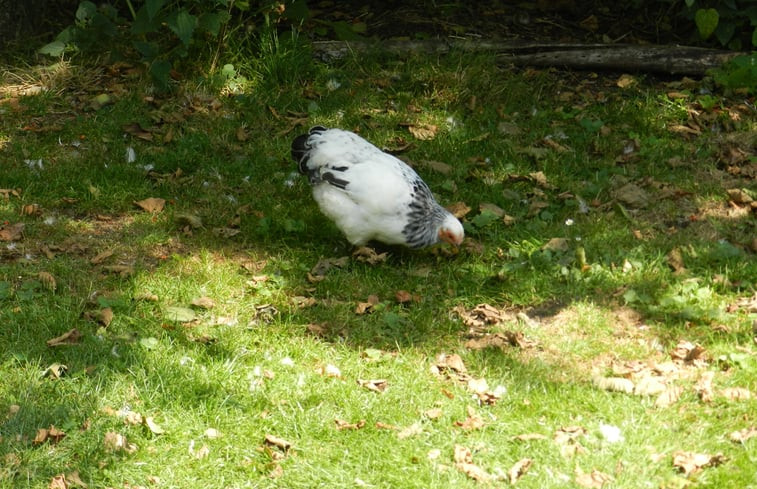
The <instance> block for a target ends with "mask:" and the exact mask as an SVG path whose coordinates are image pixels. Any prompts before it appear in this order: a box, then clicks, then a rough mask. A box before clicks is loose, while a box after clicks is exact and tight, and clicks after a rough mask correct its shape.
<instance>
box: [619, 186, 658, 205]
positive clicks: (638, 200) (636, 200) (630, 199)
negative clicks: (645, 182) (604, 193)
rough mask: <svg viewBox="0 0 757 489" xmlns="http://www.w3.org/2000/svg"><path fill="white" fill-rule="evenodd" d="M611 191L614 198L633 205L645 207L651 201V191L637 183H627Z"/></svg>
mask: <svg viewBox="0 0 757 489" xmlns="http://www.w3.org/2000/svg"><path fill="white" fill-rule="evenodd" d="M610 193H611V195H612V196H613V198H614V199H616V200H618V201H620V202H622V203H623V204H626V205H629V206H631V207H637V208H643V207H646V206H647V204H649V201H650V197H649V193H648V192H647V191H646V190H644V189H642V188H641V187H639V186H638V185H636V184H635V183H627V184H625V185H623V186H622V187H620V188H618V189H616V190H613V191H612V192H610Z"/></svg>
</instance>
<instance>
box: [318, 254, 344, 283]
mask: <svg viewBox="0 0 757 489" xmlns="http://www.w3.org/2000/svg"><path fill="white" fill-rule="evenodd" d="M349 262H350V257H349V256H342V257H340V258H321V259H320V260H318V263H316V264H315V266H313V268H311V269H310V272H308V281H309V282H311V283H315V282H320V281H321V280H323V279H324V278H326V273H327V272H328V271H329V270H330V269H332V268H343V267H345V266H347V264H348V263H349Z"/></svg>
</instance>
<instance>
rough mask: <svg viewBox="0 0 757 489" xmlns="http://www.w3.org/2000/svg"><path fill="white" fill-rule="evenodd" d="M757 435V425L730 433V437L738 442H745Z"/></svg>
mask: <svg viewBox="0 0 757 489" xmlns="http://www.w3.org/2000/svg"><path fill="white" fill-rule="evenodd" d="M755 436H757V426H750V427H749V428H744V429H743V430H739V431H734V432H732V433H730V434H729V435H728V439H730V440H731V441H733V442H736V443H743V442H745V441H747V440H748V439H750V438H754V437H755Z"/></svg>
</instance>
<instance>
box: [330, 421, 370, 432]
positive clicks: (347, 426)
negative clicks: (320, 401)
mask: <svg viewBox="0 0 757 489" xmlns="http://www.w3.org/2000/svg"><path fill="white" fill-rule="evenodd" d="M334 424H336V429H337V430H340V431H341V430H359V429H361V428H362V427H364V426H365V420H364V419H361V420H360V421H358V422H357V423H350V422H347V421H344V420H342V419H335V420H334Z"/></svg>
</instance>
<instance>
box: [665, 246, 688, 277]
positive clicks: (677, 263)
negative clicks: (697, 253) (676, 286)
mask: <svg viewBox="0 0 757 489" xmlns="http://www.w3.org/2000/svg"><path fill="white" fill-rule="evenodd" d="M665 258H666V259H667V262H668V265H669V266H670V268H671V269H672V270H673V275H680V274H682V273H685V272H686V267H685V266H684V263H683V255H682V254H681V249H680V248H673V249H672V250H670V253H668V254H667V256H666V257H665Z"/></svg>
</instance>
